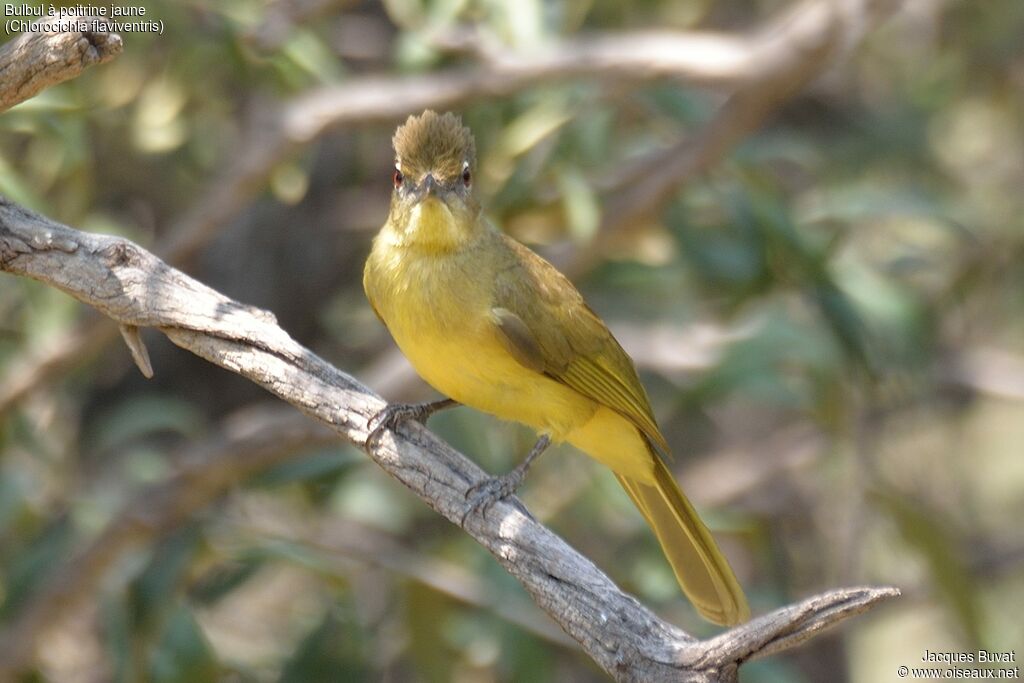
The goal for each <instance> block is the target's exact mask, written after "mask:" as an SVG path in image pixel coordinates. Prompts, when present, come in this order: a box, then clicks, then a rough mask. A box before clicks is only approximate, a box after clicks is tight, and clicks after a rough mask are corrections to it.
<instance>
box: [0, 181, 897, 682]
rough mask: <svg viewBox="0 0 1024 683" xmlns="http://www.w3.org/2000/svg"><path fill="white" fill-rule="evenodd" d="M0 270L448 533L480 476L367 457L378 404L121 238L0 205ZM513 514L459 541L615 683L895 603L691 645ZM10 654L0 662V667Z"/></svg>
mask: <svg viewBox="0 0 1024 683" xmlns="http://www.w3.org/2000/svg"><path fill="white" fill-rule="evenodd" d="M0 270H2V271H6V272H9V273H13V274H16V275H22V276H26V277H31V278H34V279H37V280H40V281H43V282H45V283H48V284H50V285H52V286H55V287H58V288H60V289H62V290H63V291H65V292H67V293H69V294H70V295H72V296H73V297H75V298H77V299H79V300H80V301H82V302H84V303H87V304H89V305H91V306H93V307H95V308H97V309H98V310H100V311H101V312H102V313H104V314H105V315H107V316H109V317H111V318H113V319H114V320H116V321H117V322H118V323H119V324H121V325H128V326H135V327H155V328H157V329H159V330H161V331H162V332H163V333H164V334H166V335H167V336H168V338H170V339H171V340H172V341H173V342H174V343H175V344H178V345H179V346H181V347H183V348H186V349H188V350H190V351H192V352H193V353H195V354H197V355H199V356H201V357H203V358H205V359H207V360H209V361H210V362H212V363H215V364H217V365H220V366H221V367H224V368H226V369H228V370H231V371H233V372H235V373H238V374H240V375H242V376H244V377H247V378H249V379H250V380H252V381H254V382H256V383H257V384H259V385H261V386H263V387H264V388H265V389H267V390H268V391H270V392H271V393H273V394H274V395H276V396H278V397H279V398H281V399H283V400H285V401H287V402H288V403H291V404H292V405H293V406H295V407H296V408H298V409H299V410H300V411H302V412H303V413H305V414H307V415H309V416H310V417H312V418H314V419H315V420H317V421H318V422H321V423H322V424H325V425H327V426H329V427H330V428H331V429H333V430H334V431H335V432H337V433H338V434H339V435H341V436H342V437H343V438H345V439H347V440H348V441H350V442H352V443H353V444H356V445H358V446H360V447H363V448H364V449H365V450H367V453H368V454H369V455H370V457H371V458H372V459H373V460H374V461H375V462H376V463H377V464H378V465H380V466H381V467H382V468H383V469H384V470H385V471H387V472H388V474H390V475H391V476H392V477H394V478H395V479H397V480H399V481H400V482H401V483H403V484H404V485H405V486H407V487H408V488H409V489H410V490H411V491H413V493H415V494H416V495H417V496H419V497H420V498H421V499H422V500H424V501H425V502H426V503H427V504H428V505H429V506H430V507H431V508H433V509H434V510H436V511H437V512H438V513H440V514H441V515H443V516H444V517H446V518H447V519H448V520H450V521H452V522H455V523H458V521H459V520H460V519H461V518H462V515H463V513H464V511H465V495H466V492H467V490H468V489H469V487H470V486H471V485H472V484H474V483H476V482H478V481H480V480H481V479H483V478H484V477H485V476H486V475H485V474H484V473H483V472H482V471H481V470H480V468H479V467H477V466H476V465H475V464H473V463H472V462H471V461H469V460H468V459H467V458H466V457H465V456H463V455H462V454H460V453H458V452H456V451H454V450H453V449H452V448H451V447H449V446H448V445H447V444H445V443H443V442H441V441H440V440H438V439H437V438H436V437H435V436H434V435H433V434H431V433H430V432H429V431H428V430H426V429H425V428H423V427H421V426H420V425H417V424H411V425H403V426H402V427H400V428H399V429H398V430H397V431H396V432H388V433H387V434H386V435H385V436H384V437H382V438H381V439H380V440H379V441H378V442H376V443H375V444H374V446H373V447H370V448H366V447H365V445H364V442H365V439H366V436H367V430H366V423H367V420H368V419H369V418H370V417H371V416H372V415H374V414H375V413H376V412H377V411H379V410H380V409H381V408H382V407H383V406H384V403H383V401H381V399H380V398H379V397H377V396H375V395H374V394H373V393H372V392H370V391H369V390H368V389H366V388H365V387H363V386H362V385H361V384H359V383H358V382H357V381H356V380H354V379H353V378H352V377H350V376H348V375H346V374H344V373H342V372H341V371H339V370H337V369H336V368H334V367H333V366H331V365H330V364H328V363H326V362H325V361H323V360H322V359H320V358H319V357H317V356H316V355H314V354H313V353H312V352H310V351H309V350H307V349H306V348H304V347H303V346H301V345H300V344H298V343H296V342H295V341H294V340H293V339H292V338H291V337H289V336H288V334H287V333H285V332H284V331H283V330H282V329H281V328H280V327H278V326H277V324H276V322H275V321H274V317H273V316H272V315H271V314H269V313H266V312H264V311H260V310H258V309H255V308H252V307H248V306H245V305H242V304H240V303H238V302H236V301H233V300H231V299H229V298H227V297H225V296H223V295H222V294H220V293H218V292H216V291H214V290H213V289H210V288H209V287H207V286H205V285H203V284H201V283H199V282H197V281H196V280H193V279H192V278H190V277H188V276H187V275H185V274H184V273H182V272H180V271H178V270H175V269H174V268H171V267H170V266H168V265H167V264H165V263H164V262H163V261H161V260H160V259H158V258H157V257H155V256H153V255H152V254H151V253H149V252H147V251H145V250H144V249H142V248H141V247H139V246H137V245H135V244H134V243H132V242H129V241H128V240H124V239H121V238H117V237H109V236H104V235H94V234H89V233H83V232H79V231H76V230H73V229H71V228H68V227H66V226H63V225H60V224H58V223H55V222H53V221H51V220H49V219H47V218H45V217H43V216H40V215H38V214H35V213H34V212H31V211H28V210H27V209H24V208H22V207H20V206H18V205H16V204H13V203H11V202H10V201H8V200H6V199H2V198H0ZM190 484H191V486H195V487H197V489H199V490H201V491H202V490H205V489H203V487H202V486H201V485H200V483H199V482H194V481H192V482H190ZM519 505H521V504H520V503H519V502H518V501H515V500H513V501H508V502H504V503H499V504H497V505H496V506H495V507H494V508H492V509H491V511H490V512H489V514H488V515H487V516H479V515H472V516H470V517H469V518H468V520H467V522H468V523H467V524H466V526H465V527H464V529H465V531H466V533H468V534H469V535H471V536H472V537H473V538H474V539H476V540H477V542H479V543H480V544H481V545H483V546H484V547H485V548H487V549H488V550H489V551H490V552H491V553H492V554H493V555H494V556H495V557H496V558H497V560H498V561H499V562H500V563H501V564H502V565H503V566H504V567H505V569H506V570H507V571H509V573H511V574H512V575H513V576H514V577H516V579H518V580H519V581H520V583H522V585H523V586H524V588H526V590H527V592H528V593H529V594H530V595H531V596H532V598H533V600H534V602H536V603H537V605H538V606H540V607H541V608H542V609H543V610H544V611H545V612H547V613H548V614H549V615H550V616H551V617H552V618H553V619H554V620H555V621H556V622H557V623H558V624H559V625H560V626H561V627H562V629H563V630H565V632H566V633H568V634H569V635H570V636H571V637H572V638H573V639H574V640H576V642H577V643H579V644H580V646H581V647H582V648H583V649H584V650H585V651H586V653H587V654H588V655H589V656H590V657H591V658H593V659H594V661H595V662H596V663H597V664H598V665H599V666H601V667H602V668H603V669H604V670H605V671H607V672H608V673H609V674H610V675H611V676H612V677H614V678H615V679H617V680H620V681H709V682H710V681H733V680H735V679H736V671H737V668H738V666H739V665H740V663H742V662H743V661H746V660H748V659H750V658H752V657H756V656H758V655H759V654H761V653H764V652H775V651H778V650H780V649H784V648H786V647H791V646H793V645H795V644H797V643H799V642H802V641H803V640H806V639H807V638H809V637H811V636H812V635H813V634H814V633H816V632H817V631H818V630H820V629H821V628H823V627H825V626H827V625H831V624H834V623H837V622H838V621H840V620H841V619H844V618H846V617H848V616H850V615H852V614H856V613H858V612H860V611H863V610H865V609H867V608H868V607H870V606H871V605H873V604H875V603H877V602H879V601H881V600H884V599H887V598H891V597H893V596H895V595H897V594H898V592H897V591H896V590H895V589H889V588H880V589H872V588H856V589H843V590H838V591H833V592H830V593H827V594H825V595H822V596H819V597H816V598H811V599H809V600H807V601H805V602H803V603H800V604H799V605H795V606H791V607H786V608H783V609H782V610H779V611H777V612H774V613H772V614H769V615H766V616H763V617H760V618H758V619H755V620H754V621H752V622H750V623H748V624H744V625H742V626H740V627H737V628H734V629H732V630H730V631H727V632H725V633H723V634H721V635H719V636H717V637H716V638H713V639H711V640H708V641H698V640H695V639H694V638H692V637H691V636H689V635H687V634H686V633H684V632H683V631H681V630H680V629H678V628H676V627H675V626H673V625H671V624H668V623H666V622H664V621H662V620H661V619H659V618H658V617H657V616H655V615H654V614H653V613H652V612H650V611H649V610H648V609H647V608H645V607H644V606H643V605H641V604H640V603H639V602H637V600H636V599H635V598H633V597H631V596H629V595H626V594H624V593H622V592H621V591H620V590H619V589H618V587H617V586H616V585H615V584H614V583H613V582H612V581H611V580H610V579H609V578H608V577H607V576H606V575H605V574H603V573H602V572H601V571H600V570H599V569H597V567H595V566H594V565H593V563H591V562H590V561H589V560H587V559H586V558H584V557H583V556H581V555H579V554H578V553H577V552H576V551H575V550H573V549H572V548H571V547H570V546H568V545H567V544H566V543H565V542H564V541H563V540H562V539H561V538H559V537H558V536H556V535H555V534H553V533H552V532H551V531H550V530H548V529H547V528H546V527H544V526H542V525H541V524H539V523H537V522H536V521H535V520H533V519H531V518H530V517H529V516H527V515H524V514H523V513H522V512H521V511H520V508H519V507H518V506H519ZM7 637H8V638H11V639H12V640H8V641H6V642H8V643H10V642H15V643H17V647H18V648H20V649H22V650H30V649H31V646H32V645H33V644H31V643H25V642H18V641H17V634H13V635H12V634H7ZM17 651H18V650H14V649H12V650H6V649H5V650H3V651H0V662H9V661H11V660H12V658H13V657H14V656H15V653H16V652H17Z"/></svg>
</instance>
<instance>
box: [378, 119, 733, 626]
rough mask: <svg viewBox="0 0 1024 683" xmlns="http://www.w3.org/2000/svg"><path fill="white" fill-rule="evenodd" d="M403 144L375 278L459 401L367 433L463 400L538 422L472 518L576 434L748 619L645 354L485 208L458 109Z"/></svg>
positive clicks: (394, 319)
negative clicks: (676, 461) (645, 380)
mask: <svg viewBox="0 0 1024 683" xmlns="http://www.w3.org/2000/svg"><path fill="white" fill-rule="evenodd" d="M392 142H393V146H394V151H395V167H394V172H393V175H392V184H393V190H392V195H391V204H390V210H389V213H388V217H387V220H386V221H385V222H384V225H383V227H382V228H381V229H380V231H379V233H378V234H377V236H376V237H375V238H374V240H373V245H372V247H371V250H370V254H369V256H368V258H367V260H366V265H365V268H364V272H363V287H364V290H365V292H366V296H367V298H368V300H369V302H370V305H371V306H372V308H373V310H374V312H375V313H376V315H377V317H378V318H379V319H380V320H381V321H382V322H383V323H384V325H385V326H386V327H387V329H388V331H389V333H390V334H391V336H392V337H393V338H394V340H395V342H396V344H397V345H398V347H399V349H400V350H401V351H402V353H403V354H404V355H405V356H406V358H408V360H409V362H410V363H411V365H412V366H413V368H414V369H415V370H416V372H417V373H418V374H419V375H420V376H421V377H422V378H423V379H424V380H425V381H426V382H427V383H428V384H430V385H431V386H432V387H433V388H434V389H436V390H437V391H438V392H440V393H441V394H443V395H444V396H445V397H446V398H444V399H442V400H440V401H434V402H430V403H424V404H391V405H389V406H387V407H386V408H384V409H383V410H382V411H380V412H379V413H378V414H376V415H375V416H373V417H372V418H371V420H369V422H368V424H369V426H370V439H372V438H373V437H374V436H375V435H377V434H379V433H380V432H381V430H383V429H386V428H393V427H395V426H397V425H398V424H399V423H401V422H402V421H405V420H410V419H417V420H421V421H425V420H426V418H427V417H428V416H429V415H430V414H432V413H434V412H436V411H437V410H440V409H443V408H447V407H451V406H454V405H458V404H463V405H466V406H469V407H472V408H475V409H477V410H480V411H483V412H486V413H490V414H492V415H495V416H497V417H499V418H502V419H504V420H509V421H514V422H518V423H522V424H525V425H527V426H529V427H531V428H533V429H534V430H536V432H537V433H538V435H539V438H538V440H537V442H536V444H535V445H534V446H533V448H531V450H530V451H529V453H528V454H527V456H526V458H525V459H524V460H523V461H522V462H521V463H520V464H519V465H518V466H517V467H516V468H515V469H513V470H512V471H511V472H509V473H507V474H505V475H503V476H500V477H494V478H491V479H488V480H485V481H484V482H482V483H479V484H477V485H474V486H473V487H471V488H470V490H469V492H468V493H467V496H468V497H469V499H470V500H469V507H468V510H467V514H468V513H471V512H477V511H482V513H483V514H486V513H487V509H488V507H489V506H490V505H491V504H492V503H493V502H495V501H496V500H500V499H502V498H505V497H508V496H509V495H511V494H512V493H513V492H514V491H515V490H516V488H517V487H518V486H519V484H520V483H521V482H522V480H523V478H524V477H525V474H526V472H527V470H528V468H529V467H530V465H531V463H532V462H533V461H534V460H535V458H536V457H538V456H539V455H540V454H541V453H542V452H544V450H545V449H546V448H547V447H548V445H549V444H551V443H552V442H554V443H561V442H568V443H569V444H572V445H573V446H575V447H576V448H578V449H579V450H581V451H583V452H584V453H586V454H587V455H589V456H591V457H592V458H594V459H595V460H597V461H598V462H600V463H602V464H603V465H605V466H607V467H609V468H610V469H611V470H612V472H613V473H614V474H615V476H616V478H617V479H618V481H619V483H620V484H621V485H622V487H623V488H624V489H625V491H626V493H627V494H628V495H629V497H630V498H631V499H632V501H633V503H634V504H635V505H636V507H637V508H638V509H639V511H640V512H641V514H642V515H643V517H644V518H645V519H646V521H647V523H648V524H649V526H650V527H651V529H652V530H653V532H654V535H655V537H656V538H657V540H658V542H659V544H660V545H661V548H662V550H663V552H664V554H665V556H666V558H667V559H668V562H669V564H670V565H671V567H672V569H673V572H674V574H675V576H676V578H677V580H678V582H679V584H680V586H681V588H682V590H683V592H684V593H685V595H686V596H687V597H688V599H689V600H690V601H691V602H692V604H693V605H694V607H695V608H696V610H697V611H698V612H699V613H700V614H701V615H702V616H703V617H704V618H705V619H707V620H709V621H711V622H714V623H716V624H720V625H734V624H737V623H740V622H743V621H745V620H747V619H749V616H750V611H749V607H748V605H747V600H746V597H745V596H744V593H743V589H742V588H741V587H740V584H739V582H738V580H737V579H736V576H735V574H734V573H733V570H732V568H731V567H730V566H729V563H728V561H727V560H726V558H725V556H724V555H723V554H722V552H721V550H720V549H719V548H718V545H717V544H716V543H715V540H714V538H713V537H712V535H711V533H710V531H709V530H708V528H707V527H706V526H705V525H704V523H703V522H702V521H701V519H700V517H699V516H698V515H697V512H696V510H695V509H694V507H693V505H692V504H691V503H690V501H689V500H688V499H687V498H686V496H685V495H684V493H683V492H682V490H681V489H680V488H679V485H678V484H677V483H676V481H675V479H674V477H673V476H672V473H671V471H670V470H669V468H668V466H667V465H666V458H668V457H669V456H670V450H669V445H668V443H667V441H666V440H665V437H664V436H663V434H662V432H661V430H660V429H659V428H658V425H657V422H656V420H655V417H654V413H653V411H652V408H651V404H650V400H649V399H648V396H647V393H646V391H645V390H644V387H643V385H642V384H641V382H640V379H639V377H638V375H637V371H636V368H635V366H634V364H633V362H632V360H631V359H630V357H629V356H628V355H627V353H626V352H625V351H624V350H623V348H622V347H621V346H620V345H619V343H618V342H617V341H616V339H615V338H614V337H613V336H612V334H611V332H610V331H609V330H608V327H607V326H606V325H605V323H604V322H603V321H602V320H601V318H600V317H599V316H598V315H597V314H596V313H595V312H594V311H593V310H592V309H591V308H590V307H589V306H588V305H587V303H586V302H585V301H584V299H583V296H582V295H581V294H580V292H579V291H578V290H577V289H576V287H574V286H573V284H572V283H571V282H570V281H569V280H568V279H567V278H566V277H565V276H564V275H563V274H562V273H561V272H559V271H558V270H557V269H556V268H555V267H554V266H553V265H551V264H550V263H549V262H548V261H546V260H544V259H543V258H542V257H541V256H539V255H538V254H536V253H535V252H533V251H532V250H530V249H529V248H527V247H526V246H524V245H523V244H521V243H519V242H517V241H516V240H514V239H513V238H511V237H509V236H508V235H506V234H504V233H503V232H501V231H500V230H498V229H497V228H496V227H495V226H494V225H493V224H492V223H491V222H490V221H489V220H488V219H487V218H486V217H485V216H484V212H483V210H482V207H481V204H480V202H479V201H478V199H477V198H476V196H475V194H474V192H473V179H474V176H475V173H476V164H477V160H476V144H475V141H474V138H473V135H472V133H471V131H470V130H469V129H468V128H467V127H466V126H465V125H463V123H462V121H461V119H460V118H459V117H458V116H457V115H455V114H453V113H451V112H447V113H443V114H438V113H437V112H435V111H432V110H427V111H424V112H423V113H422V114H420V115H418V116H417V115H411V116H409V118H408V119H407V120H406V121H405V123H404V124H402V125H400V126H399V127H398V129H397V131H396V132H395V134H394V137H393V140H392ZM370 439H368V442H369V440H370ZM463 521H465V517H464V518H463Z"/></svg>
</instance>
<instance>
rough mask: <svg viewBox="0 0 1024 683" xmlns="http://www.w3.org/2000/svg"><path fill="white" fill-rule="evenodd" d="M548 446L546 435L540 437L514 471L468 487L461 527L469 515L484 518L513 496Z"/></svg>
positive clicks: (522, 509) (527, 513) (522, 508)
mask: <svg viewBox="0 0 1024 683" xmlns="http://www.w3.org/2000/svg"><path fill="white" fill-rule="evenodd" d="M550 444H551V438H550V437H548V436H547V435H544V436H542V437H540V439H538V440H537V443H535V444H534V445H533V448H531V449H530V452H529V453H527V454H526V458H525V459H524V460H523V461H522V462H521V463H519V464H518V465H516V467H515V469H513V470H512V471H511V472H508V473H506V474H503V475H501V476H499V477H491V478H489V479H484V480H483V481H479V482H477V483H475V484H473V485H472V486H470V487H469V489H467V490H466V499H467V500H468V501H469V503H468V504H467V506H466V511H465V512H464V513H462V520H461V522H460V524H461V526H466V519H467V518H468V517H469V516H470V515H471V514H474V513H476V512H479V513H481V514H482V515H485V516H486V515H487V511H488V510H490V509H491V508H492V507H494V504H495V503H497V502H498V501H502V500H505V499H506V498H508V497H509V496H511V495H513V494H514V493H515V492H516V490H517V489H518V488H519V485H520V484H522V483H523V479H525V478H526V472H527V471H528V470H529V469H530V465H532V464H533V461H534V460H535V459H536V458H537V456H539V455H540V454H541V453H543V452H544V451H545V450H546V449H547V447H548V445H550ZM516 507H518V508H519V510H520V511H521V512H522V513H523V514H524V515H526V516H527V517H530V518H531V519H532V518H533V515H531V514H530V513H529V511H528V510H527V509H526V508H525V507H523V506H522V505H521V504H517V505H516Z"/></svg>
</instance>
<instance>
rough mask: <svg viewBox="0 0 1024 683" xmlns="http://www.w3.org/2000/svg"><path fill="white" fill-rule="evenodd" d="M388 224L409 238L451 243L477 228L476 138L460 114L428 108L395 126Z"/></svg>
mask: <svg viewBox="0 0 1024 683" xmlns="http://www.w3.org/2000/svg"><path fill="white" fill-rule="evenodd" d="M392 142H393V144H394V147H395V172H394V175H393V182H394V187H395V189H394V193H393V194H392V196H391V216H390V221H391V223H392V225H393V226H394V227H395V228H396V229H397V230H398V231H399V232H400V233H401V235H402V237H403V239H404V240H405V241H407V242H409V243H411V244H417V245H419V246H422V247H425V248H432V249H438V250H444V249H452V248H455V247H457V246H458V245H459V244H461V243H463V242H464V241H466V240H467V239H469V238H470V237H472V234H473V231H475V230H477V229H478V227H477V224H478V220H477V219H478V214H479V213H480V207H479V205H478V204H477V203H476V201H475V200H474V198H473V194H472V190H473V175H474V173H475V172H476V144H475V143H474V141H473V134H472V133H470V131H469V129H468V128H466V127H465V126H464V125H462V121H461V119H459V117H458V116H456V115H455V114H452V113H450V112H447V113H444V114H438V113H436V112H434V111H431V110H429V109H428V110H427V111H425V112H423V113H422V114H420V115H419V116H410V117H409V118H408V119H407V120H406V122H405V123H404V124H402V125H401V126H399V128H398V130H397V131H395V137H394V138H393V140H392Z"/></svg>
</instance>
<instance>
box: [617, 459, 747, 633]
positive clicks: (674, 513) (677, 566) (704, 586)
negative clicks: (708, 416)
mask: <svg viewBox="0 0 1024 683" xmlns="http://www.w3.org/2000/svg"><path fill="white" fill-rule="evenodd" d="M654 461H655V484H654V485H653V486H652V485H649V484H646V483H640V482H639V481H637V480H635V479H630V478H627V477H624V476H622V475H620V474H616V475H615V476H616V477H617V478H618V480H619V483H620V484H622V488H624V489H626V493H628V494H629V497H630V498H632V499H633V503H635V504H636V506H637V508H639V509H640V512H642V513H643V515H644V517H646V518H647V523H648V524H650V526H651V529H653V530H654V535H655V536H656V537H657V539H658V543H660V544H661V548H662V551H663V552H664V553H665V557H666V558H668V561H669V564H671V565H672V570H673V571H674V572H675V575H676V579H677V580H678V581H679V585H680V587H682V589H683V592H684V593H685V594H686V597H688V598H689V599H690V601H691V602H692V603H693V605H694V607H696V608H697V611H698V612H700V614H701V616H703V617H704V618H705V619H708V620H710V621H713V622H715V623H716V624H721V625H723V626H732V625H734V624H738V623H740V622H743V621H746V620H747V619H749V618H750V608H749V607H748V606H747V599H746V597H744V595H743V589H742V588H740V584H739V582H738V581H737V580H736V576H735V575H734V574H733V571H732V568H731V567H730V566H729V562H728V561H727V560H726V559H725V556H724V555H722V551H720V550H719V549H718V545H717V544H716V543H715V539H714V538H712V537H711V532H710V531H708V528H707V527H706V526H705V525H704V522H702V521H701V519H700V517H698V516H697V511H696V510H694V509H693V506H692V505H691V504H690V501H688V500H687V499H686V496H685V495H684V494H683V492H682V490H680V488H679V485H678V484H676V481H675V479H674V478H673V477H672V473H671V472H669V470H668V468H667V467H666V466H665V463H664V462H662V460H661V458H659V457H658V456H657V455H655V456H654Z"/></svg>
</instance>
